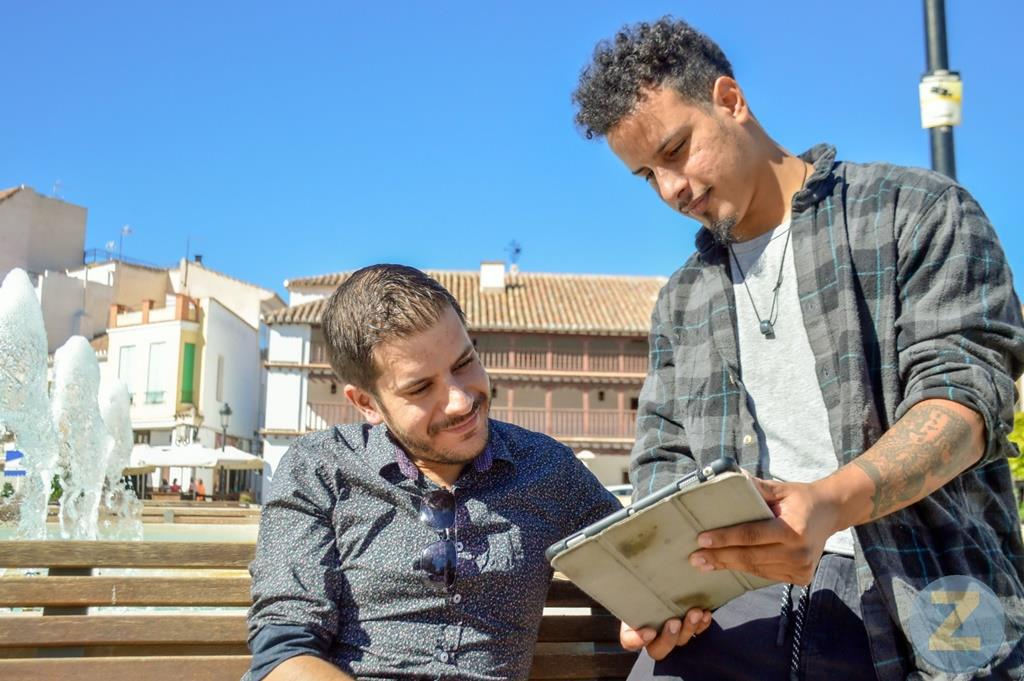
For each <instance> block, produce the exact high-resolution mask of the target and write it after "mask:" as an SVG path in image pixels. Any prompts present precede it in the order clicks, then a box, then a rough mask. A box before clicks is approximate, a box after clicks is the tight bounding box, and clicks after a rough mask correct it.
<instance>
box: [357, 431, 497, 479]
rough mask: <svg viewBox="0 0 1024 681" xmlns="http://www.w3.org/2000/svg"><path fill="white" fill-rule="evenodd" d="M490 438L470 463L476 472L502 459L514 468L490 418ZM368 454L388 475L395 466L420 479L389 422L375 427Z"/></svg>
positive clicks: (371, 432)
mask: <svg viewBox="0 0 1024 681" xmlns="http://www.w3.org/2000/svg"><path fill="white" fill-rule="evenodd" d="M488 425H489V426H490V428H489V430H490V437H489V438H488V440H487V446H485V447H484V450H483V451H482V452H480V454H479V455H478V456H477V457H476V458H475V459H473V461H472V462H471V463H470V467H471V468H470V470H472V471H473V472H474V473H485V472H487V471H489V470H491V468H493V467H494V462H495V461H503V462H505V463H507V464H508V465H509V466H511V467H512V469H513V470H514V469H515V461H514V460H513V458H512V455H511V453H510V452H509V450H508V447H507V445H506V443H505V440H504V438H503V437H502V436H501V435H500V434H499V433H498V432H497V429H496V428H495V423H494V421H489V422H488ZM366 457H367V459H368V461H369V462H370V465H372V466H373V467H374V468H375V469H376V470H377V471H378V472H379V473H380V474H381V475H384V476H385V477H387V475H386V472H387V469H388V468H390V467H396V468H397V469H398V471H399V472H400V474H401V476H402V477H403V478H405V479H408V480H417V479H419V476H420V469H419V468H417V467H416V464H414V463H413V462H412V460H411V459H410V458H409V455H408V454H407V453H406V451H405V449H404V448H403V447H402V445H401V444H400V443H399V442H398V440H397V438H395V436H394V435H393V434H392V433H391V431H390V430H388V428H387V426H386V425H383V424H381V425H379V426H374V427H373V428H372V429H371V430H370V435H369V438H368V440H367V443H366Z"/></svg>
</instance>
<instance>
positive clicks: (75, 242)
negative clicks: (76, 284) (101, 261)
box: [0, 185, 86, 279]
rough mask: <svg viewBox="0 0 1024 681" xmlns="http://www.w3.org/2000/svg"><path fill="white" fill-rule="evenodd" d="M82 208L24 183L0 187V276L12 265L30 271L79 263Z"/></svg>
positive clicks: (60, 268)
mask: <svg viewBox="0 0 1024 681" xmlns="http://www.w3.org/2000/svg"><path fill="white" fill-rule="evenodd" d="M85 218H86V210H85V208H83V207H82V206H76V205H74V204H71V203H67V202H65V201H61V200H60V199H54V198H50V197H48V196H43V195H42V194H39V193H38V192H36V191H35V190H34V189H32V188H31V187H26V186H24V185H22V186H20V187H14V188H13V189H0V279H3V277H5V276H6V275H7V273H8V272H10V271H11V270H12V269H14V268H15V267H20V268H22V269H24V270H26V271H28V272H29V273H30V274H42V273H43V272H46V271H47V270H52V271H56V272H63V271H64V270H66V269H69V268H72V267H79V266H81V264H82V261H83V255H84V253H85Z"/></svg>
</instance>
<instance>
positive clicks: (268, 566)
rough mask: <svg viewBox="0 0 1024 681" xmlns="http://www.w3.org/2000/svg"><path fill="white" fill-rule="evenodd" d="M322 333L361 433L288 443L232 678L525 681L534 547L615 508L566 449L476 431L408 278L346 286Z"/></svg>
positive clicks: (545, 571)
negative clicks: (248, 661) (242, 671)
mask: <svg viewBox="0 0 1024 681" xmlns="http://www.w3.org/2000/svg"><path fill="white" fill-rule="evenodd" d="M322 324H323V328H324V334H325V336H326V338H327V344H328V347H329V353H330V359H331V366H332V367H333V368H334V371H335V372H336V373H337V374H338V376H339V377H340V378H341V380H342V381H343V382H344V383H345V387H344V393H345V396H346V397H347V398H348V399H349V400H350V401H351V402H352V404H354V405H355V406H356V407H357V408H358V409H359V411H360V412H361V413H362V414H363V416H364V417H365V419H366V421H367V423H363V424H353V425H341V426H335V427H334V428H332V429H330V430H327V431H323V432H319V433H315V434H312V435H308V436H306V437H303V438H301V439H299V440H298V441H297V442H296V443H295V444H294V445H293V446H292V447H291V448H290V449H289V451H288V452H287V453H286V454H285V456H284V458H283V459H282V460H281V464H280V466H279V467H278V469H277V471H275V474H274V480H273V488H272V491H271V494H270V498H269V500H268V501H267V503H266V505H265V506H264V508H263V515H262V518H261V521H260V532H259V541H258V545H257V549H256V559H255V561H253V564H252V566H251V568H250V570H251V572H252V576H253V583H252V584H253V586H252V590H253V606H252V609H251V611H250V613H249V631H250V633H249V647H250V648H251V649H252V653H253V659H252V667H251V669H250V671H249V673H248V674H247V679H248V680H249V681H259V680H260V679H268V680H271V681H281V680H287V679H296V680H297V679H302V680H303V681H320V680H324V681H327V680H334V679H339V680H342V679H351V678H353V677H355V678H359V679H364V678H375V679H420V678H424V677H429V678H459V679H526V678H527V677H528V675H529V670H530V663H531V659H532V656H533V645H534V641H535V640H536V637H537V630H538V627H539V625H540V618H541V613H542V610H543V607H544V599H545V596H546V594H547V589H548V583H549V581H550V579H551V568H550V567H549V565H548V563H547V561H546V560H545V559H544V550H545V548H547V546H548V545H550V544H552V543H553V542H555V541H557V540H558V539H560V538H561V537H563V536H565V535H567V534H569V533H571V532H573V531H575V530H577V529H579V528H582V527H584V526H585V525H587V524H589V523H591V522H593V521H595V520H597V519H599V518H601V517H603V516H605V515H607V514H609V513H611V512H613V511H615V510H617V509H618V508H620V506H619V503H618V502H617V501H616V500H615V497H613V496H612V495H611V494H610V493H609V492H607V491H606V490H605V489H604V488H603V487H602V486H601V484H600V483H599V482H598V481H597V479H596V478H594V477H593V475H591V473H590V472H589V471H588V470H587V469H586V468H585V467H584V466H583V464H582V463H580V462H579V460H578V459H576V457H575V456H574V455H573V453H572V451H571V450H570V449H568V448H567V447H565V446H563V445H560V444H558V443H557V442H555V441H554V440H552V439H551V438H549V437H546V436H544V435H540V434H537V433H532V432H529V431H526V430H523V429H521V428H517V427H515V426H512V425H509V424H506V423H500V422H497V421H490V420H488V418H487V414H488V406H489V399H490V395H491V388H490V382H489V380H488V377H487V374H486V373H485V372H484V369H483V366H481V364H480V359H479V357H478V356H477V353H476V351H475V349H474V347H473V343H472V342H471V341H470V339H469V336H468V335H467V332H466V326H465V319H464V316H463V313H462V310H461V309H460V307H459V304H458V303H457V302H456V301H455V299H454V298H453V297H452V295H451V294H450V293H449V292H448V291H446V290H445V289H444V288H443V287H442V286H441V285H440V284H438V283H437V282H436V281H434V280H433V279H431V278H430V277H428V276H426V275H425V274H423V273H422V272H419V271H418V270H415V269H412V268H409V267H402V266H398V265H376V266H372V267H367V268H365V269H362V270H359V271H358V272H355V273H354V274H352V276H351V277H350V278H349V279H348V280H346V281H345V282H344V283H343V284H342V285H341V286H339V287H338V290H337V291H335V293H334V295H333V296H332V297H331V299H330V302H329V304H328V306H327V309H326V311H325V312H324V317H323V321H322Z"/></svg>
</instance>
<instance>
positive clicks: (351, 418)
mask: <svg viewBox="0 0 1024 681" xmlns="http://www.w3.org/2000/svg"><path fill="white" fill-rule="evenodd" d="M307 407H308V408H307V410H306V423H305V428H306V431H315V430H324V429H326V428H330V427H331V426H333V425H335V424H338V423H360V422H362V421H363V418H362V415H361V414H360V413H359V412H358V411H356V409H355V408H354V407H352V405H350V404H346V403H340V402H339V403H309V404H308V405H307ZM491 418H494V419H497V420H499V421H506V422H508V423H512V424H515V425H517V426H521V427H523V428H527V429H529V430H534V431H537V432H541V433H545V434H547V435H550V436H551V437H554V438H556V439H558V440H563V441H568V442H599V441H608V442H613V443H619V444H627V443H632V441H633V439H634V437H635V435H636V411H633V410H621V411H620V410H617V409H544V408H530V407H515V408H509V407H494V406H492V407H491Z"/></svg>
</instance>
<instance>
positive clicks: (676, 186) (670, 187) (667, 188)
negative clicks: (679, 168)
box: [655, 169, 690, 210]
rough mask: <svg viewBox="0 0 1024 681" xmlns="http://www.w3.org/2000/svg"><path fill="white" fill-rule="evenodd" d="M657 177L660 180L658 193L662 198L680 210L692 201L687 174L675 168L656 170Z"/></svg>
mask: <svg viewBox="0 0 1024 681" xmlns="http://www.w3.org/2000/svg"><path fill="white" fill-rule="evenodd" d="M655 179H657V180H658V193H659V194H661V198H662V200H663V201H664V202H665V203H667V204H669V205H670V206H672V207H673V208H675V209H677V210H679V209H682V208H685V207H686V206H687V205H689V203H690V196H689V193H690V183H689V181H688V180H687V179H686V176H685V175H683V174H682V173H679V172H676V171H674V170H668V169H660V170H655Z"/></svg>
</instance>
